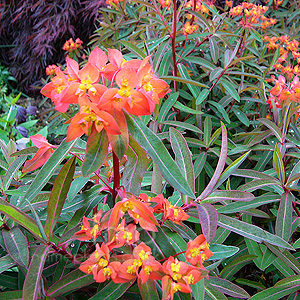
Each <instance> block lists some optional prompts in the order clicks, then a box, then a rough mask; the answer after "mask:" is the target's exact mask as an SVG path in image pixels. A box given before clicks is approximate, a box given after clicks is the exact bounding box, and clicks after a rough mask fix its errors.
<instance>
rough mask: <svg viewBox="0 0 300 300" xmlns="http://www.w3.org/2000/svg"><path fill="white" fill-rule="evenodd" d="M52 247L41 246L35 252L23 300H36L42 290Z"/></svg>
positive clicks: (27, 276) (28, 272) (24, 288)
mask: <svg viewBox="0 0 300 300" xmlns="http://www.w3.org/2000/svg"><path fill="white" fill-rule="evenodd" d="M49 247H50V246H46V245H42V246H39V247H38V248H37V249H36V251H35V252H34V254H33V256H32V259H31V262H30V265H29V268H28V271H27V274H26V278H25V282H24V286H23V299H28V300H36V299H37V297H38V294H39V292H40V289H41V277H42V272H43V269H44V264H45V261H46V258H47V254H48V251H49Z"/></svg>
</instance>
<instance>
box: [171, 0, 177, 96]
mask: <svg viewBox="0 0 300 300" xmlns="http://www.w3.org/2000/svg"><path fill="white" fill-rule="evenodd" d="M173 5H174V9H173V33H172V36H171V45H172V60H173V65H174V71H173V76H177V73H178V68H177V60H176V51H175V39H176V29H177V27H176V25H177V6H176V0H173ZM177 91H178V82H177V81H175V80H174V92H175V93H176V92H177Z"/></svg>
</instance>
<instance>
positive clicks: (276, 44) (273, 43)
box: [263, 36, 300, 79]
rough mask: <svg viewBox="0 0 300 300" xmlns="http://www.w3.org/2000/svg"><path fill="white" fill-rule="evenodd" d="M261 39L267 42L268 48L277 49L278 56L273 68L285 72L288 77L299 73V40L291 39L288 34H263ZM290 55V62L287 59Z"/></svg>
mask: <svg viewBox="0 0 300 300" xmlns="http://www.w3.org/2000/svg"><path fill="white" fill-rule="evenodd" d="M263 41H264V42H267V48H268V49H269V50H275V49H279V55H280V57H279V58H278V61H277V64H275V65H274V68H275V69H277V70H280V72H281V73H283V74H286V76H287V78H288V79H291V78H292V77H293V76H294V75H299V74H300V67H299V64H300V52H298V47H299V42H298V41H297V40H292V41H291V40H290V38H289V37H288V36H280V37H275V36H273V37H268V36H264V38H263ZM290 56H292V57H293V60H292V62H291V60H290V59H289V58H290Z"/></svg>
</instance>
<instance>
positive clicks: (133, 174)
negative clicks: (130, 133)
mask: <svg viewBox="0 0 300 300" xmlns="http://www.w3.org/2000/svg"><path fill="white" fill-rule="evenodd" d="M126 156H127V161H126V164H125V167H124V172H123V176H122V186H124V188H125V190H126V191H128V192H130V193H132V194H134V195H136V196H139V194H140V191H141V184H142V181H143V177H144V174H145V172H146V170H147V167H148V159H147V155H146V153H145V151H144V150H143V149H142V147H141V146H140V145H139V144H138V143H137V142H136V141H135V140H134V139H133V138H132V137H130V139H129V147H128V149H127V151H126Z"/></svg>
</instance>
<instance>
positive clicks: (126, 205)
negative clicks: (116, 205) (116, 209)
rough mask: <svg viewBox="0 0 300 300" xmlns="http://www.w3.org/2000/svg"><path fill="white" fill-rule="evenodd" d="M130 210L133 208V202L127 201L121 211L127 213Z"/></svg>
mask: <svg viewBox="0 0 300 300" xmlns="http://www.w3.org/2000/svg"><path fill="white" fill-rule="evenodd" d="M128 210H133V205H132V203H130V202H129V201H126V202H125V203H124V204H123V205H122V207H121V211H122V212H123V213H126V212H127V211H128Z"/></svg>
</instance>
